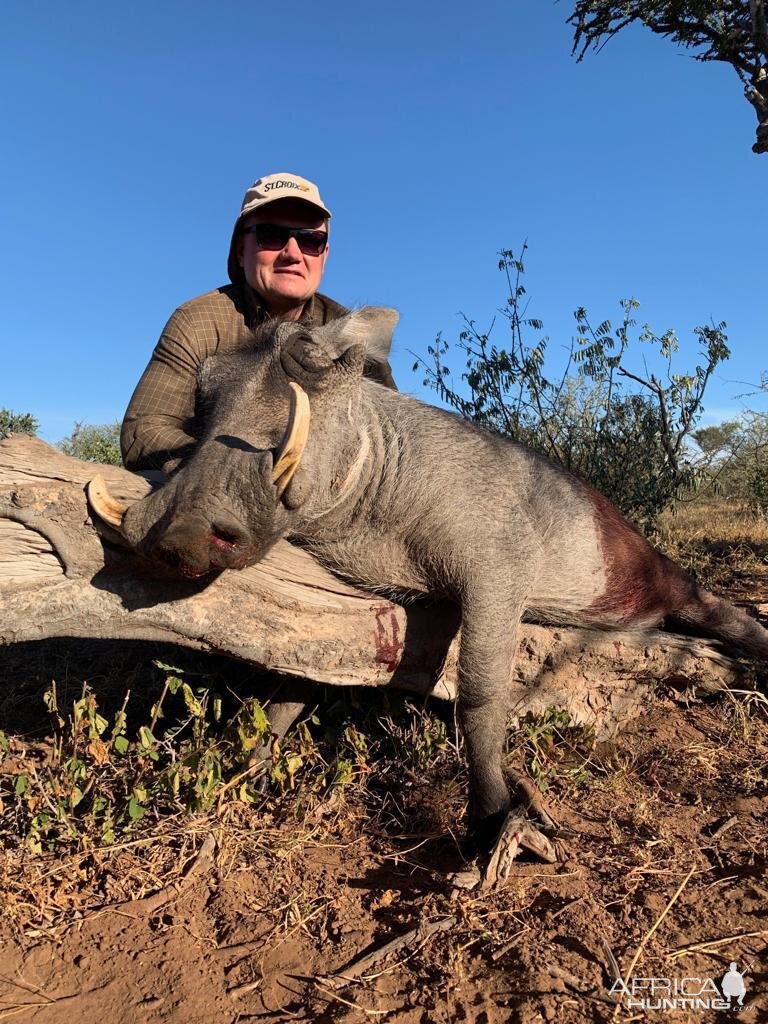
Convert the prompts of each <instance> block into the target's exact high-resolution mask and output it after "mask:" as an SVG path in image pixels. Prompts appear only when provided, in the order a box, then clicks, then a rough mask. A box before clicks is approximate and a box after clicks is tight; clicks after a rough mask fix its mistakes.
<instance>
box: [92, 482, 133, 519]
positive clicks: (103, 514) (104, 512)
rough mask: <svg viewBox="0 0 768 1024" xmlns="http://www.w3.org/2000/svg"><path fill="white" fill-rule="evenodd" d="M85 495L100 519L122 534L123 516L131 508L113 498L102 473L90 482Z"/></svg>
mask: <svg viewBox="0 0 768 1024" xmlns="http://www.w3.org/2000/svg"><path fill="white" fill-rule="evenodd" d="M85 493H86V494H87V495H88V503H89V504H90V506H91V508H92V509H93V511H94V512H95V513H96V515H97V516H98V517H99V519H103V520H104V522H105V523H109V525H110V526H113V527H114V528H115V529H116V530H119V531H121V532H122V529H123V516H124V515H125V513H126V512H127V511H128V509H129V507H130V506H129V505H127V504H126V502H124V501H119V500H118V499H117V498H113V497H112V495H111V494H110V493H109V489H108V488H107V482H106V480H105V479H104V477H103V476H102V475H101V474H100V473H99V474H98V475H97V476H95V477H94V478H93V479H92V480H89V481H88V483H87V484H86V486H85Z"/></svg>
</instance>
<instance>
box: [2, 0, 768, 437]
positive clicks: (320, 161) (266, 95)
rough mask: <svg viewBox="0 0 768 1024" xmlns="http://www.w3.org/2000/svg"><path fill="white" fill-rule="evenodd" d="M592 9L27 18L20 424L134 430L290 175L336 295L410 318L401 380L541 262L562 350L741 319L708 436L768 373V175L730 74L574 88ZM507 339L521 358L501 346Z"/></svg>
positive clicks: (40, 6)
mask: <svg viewBox="0 0 768 1024" xmlns="http://www.w3.org/2000/svg"><path fill="white" fill-rule="evenodd" d="M570 9H571V4H570V2H569V0H561V2H560V3H557V4H555V3H551V2H550V0H512V2H510V0H506V2H494V3H485V2H482V0H480V2H477V3H472V4H470V3H461V4H459V3H455V2H453V0H444V2H441V3H430V2H427V3H413V2H409V3H403V2H401V0H392V2H388V3H386V4H360V3H359V2H355V3H352V2H349V0H341V2H337V3H331V4H322V5H321V4H318V3H316V2H315V3H308V2H305V0H293V2H292V3H291V4H288V5H286V4H280V3H263V4H246V3H242V2H235V0H219V2H218V3H216V4H211V3H210V2H205V3H202V2H199V0H185V2H183V3H182V2H181V0H167V2H157V0H155V2H152V3H150V2H148V0H137V2H135V3H132V4H127V5H126V4H121V5H115V4H104V3H103V2H99V3H97V2H95V0H72V2H69V3H66V4H65V3H61V0H24V2H21V0H5V3H4V4H3V5H2V10H1V11H0V95H1V96H2V107H1V108H0V109H2V124H3V133H2V134H3V145H2V154H3V155H2V160H1V161H0V231H2V239H3V245H2V251H1V252H0V269H1V273H0V339H1V340H2V347H3V360H2V376H1V377H0V406H6V407H10V408H12V409H14V410H15V411H17V412H21V411H29V412H33V413H34V414H35V415H36V416H37V417H38V418H39V419H40V421H41V424H42V433H43V436H45V437H47V438H48V439H57V438H60V437H61V436H63V435H65V434H67V433H69V431H70V430H71V429H72V425H73V422H74V421H75V420H82V421H85V422H90V423H99V422H105V421H109V420H114V419H117V418H120V417H121V416H122V413H123V410H124V408H125V405H126V403H127V401H128V398H129V397H130V394H131V391H132V389H133V387H134V385H135V383H136V381H137V380H138V377H139V376H140V374H141V372H142V370H143V368H144V366H145V364H146V362H147V360H148V358H149V356H150V354H151V351H152V347H153V346H154V344H155V342H156V340H157V337H158V335H159V333H160V330H161V329H162V326H163V324H164V323H165V321H166V319H167V318H168V316H169V315H170V313H171V312H172V310H173V309H174V308H175V307H176V306H177V305H178V304H179V303H181V302H183V301H184V300H186V299H188V298H191V297H192V296H194V295H197V294H200V293H201V292H204V291H207V290H209V289H210V288H213V287H215V286H217V285H219V284H222V283H224V282H225V281H226V270H225V262H226V250H227V245H228V241H229V236H230V232H231V227H232V223H233V221H234V218H235V215H236V213H237V211H238V208H239V204H240V200H241V198H242V194H243V192H244V190H245V188H246V187H247V185H248V184H249V183H250V182H251V181H252V180H253V179H254V178H256V177H258V176H259V175H261V174H263V173H269V172H272V171H282V170H292V171H295V172H297V173H299V174H302V175H305V176H306V177H309V178H312V179H313V180H315V181H317V182H318V183H319V184H320V187H321V191H322V194H323V197H324V198H325V200H326V202H327V203H328V204H329V205H330V207H331V209H332V210H333V212H334V219H333V245H332V252H331V256H330V259H329V263H328V269H327V271H326V277H325V280H324V287H323V290H324V291H325V292H326V293H327V294H330V295H331V296H333V297H334V298H336V299H337V300H339V301H341V302H344V303H345V304H348V305H351V304H362V303H369V302H371V303H377V304H386V305H392V306H395V307H396V308H397V309H399V310H400V312H401V315H402V319H401V324H400V327H399V328H398V332H397V335H396V343H395V354H394V360H393V364H394V368H395V376H396V378H397V380H398V383H399V384H400V386H401V388H402V389H403V390H407V391H411V392H413V393H416V394H421V396H422V397H426V398H427V399H430V398H431V393H429V392H424V391H423V390H422V388H421V377H420V376H419V375H418V374H413V373H412V372H411V364H412V363H413V358H412V356H411V355H409V351H415V352H419V353H423V352H424V351H425V349H426V346H427V344H429V343H430V342H431V341H432V340H433V339H434V337H435V334H436V333H437V332H438V331H440V330H442V331H443V333H444V335H445V336H446V337H448V338H453V337H455V336H456V334H457V332H458V325H459V320H458V316H457V314H458V312H459V311H460V310H461V311H464V312H466V313H467V314H469V315H470V316H473V317H475V318H476V319H477V320H478V322H479V323H480V324H485V323H487V322H488V321H490V319H491V317H492V315H493V312H494V310H495V309H496V308H497V307H498V306H500V305H501V304H502V303H503V301H504V289H503V281H502V277H501V275H500V274H499V272H498V270H497V269H496V253H497V251H498V250H499V249H500V248H502V247H509V248H518V247H519V246H520V243H521V242H522V240H523V239H524V238H527V239H528V241H529V246H530V250H529V257H528V271H529V272H528V279H527V285H528V289H529V293H530V295H531V305H530V312H531V313H532V314H533V315H536V316H538V317H540V318H541V319H542V320H543V321H544V324H545V330H546V332H547V333H548V334H549V335H550V337H551V345H552V346H553V348H555V347H557V346H559V345H563V344H567V343H568V341H569V339H570V338H571V336H572V334H573V320H572V312H573V310H574V309H575V308H576V307H577V306H579V305H585V306H586V307H587V308H588V310H589V311H590V312H591V314H592V315H593V317H594V319H595V320H596V321H599V320H601V319H603V318H605V317H613V316H614V315H615V314H616V313H617V311H618V300H619V299H620V298H622V297H629V296H635V297H637V298H638V299H640V301H641V302H642V308H641V310H640V312H639V317H640V319H641V321H642V320H647V321H649V322H650V323H651V324H652V326H654V327H655V328H656V329H657V330H658V331H659V332H661V331H662V330H664V329H665V328H667V327H672V326H674V327H675V328H676V329H677V332H678V335H679V336H680V338H681V341H682V342H683V346H684V349H685V357H684V359H683V363H682V365H690V364H691V362H692V356H693V354H694V353H695V347H694V339H693V337H692V334H691V330H692V328H693V327H694V326H695V325H696V324H699V323H703V322H707V321H708V320H709V319H710V318H713V317H714V318H715V319H717V320H721V319H723V320H726V321H727V323H728V334H729V339H730V343H731V346H732V348H733V353H734V354H733V357H732V359H731V361H730V363H729V364H727V365H726V366H725V367H724V368H723V369H722V370H721V372H720V373H719V376H718V378H717V379H716V380H715V381H714V386H713V387H712V389H711V393H710V395H709V398H708V401H707V407H708V410H709V416H708V418H709V420H710V421H711V420H712V419H717V418H718V417H719V416H722V415H728V414H729V413H730V412H731V411H733V410H736V409H737V408H738V406H739V403H738V402H737V401H736V400H735V399H734V396H735V395H736V394H737V393H739V392H741V391H744V387H742V386H740V385H738V384H736V383H732V382H733V381H738V380H740V381H756V380H758V379H759V376H760V372H761V370H763V369H768V358H766V355H765V345H764V338H765V323H766V294H767V289H766V268H765V237H766V211H767V210H768V203H766V199H765V197H766V181H768V157H766V156H763V157H756V156H754V155H753V154H752V153H751V151H750V146H751V142H752V140H753V138H754V127H755V124H754V121H755V119H754V114H753V112H752V109H751V107H749V105H748V104H747V103H746V102H745V100H744V99H743V98H742V94H741V88H740V86H739V83H738V80H737V79H736V76H735V74H734V73H733V71H732V70H731V69H730V68H726V67H720V66H717V65H701V64H697V63H695V62H693V61H692V60H690V58H689V57H687V56H685V55H682V54H681V53H679V52H676V50H675V48H674V47H673V46H672V45H671V44H669V43H668V42H666V41H663V40H659V39H657V38H656V37H654V36H652V35H651V33H649V32H647V31H644V30H642V29H638V30H634V31H631V32H628V33H624V34H623V35H622V36H620V37H618V38H617V39H615V40H614V41H612V42H611V43H610V44H609V45H608V46H607V47H606V48H605V49H604V50H603V51H602V52H601V53H600V54H598V55H596V56H590V57H588V58H587V59H586V60H585V61H584V62H582V63H581V64H576V63H575V61H574V60H573V59H572V57H571V56H570V48H571V30H570V28H569V27H568V26H567V25H566V24H565V19H566V17H567V15H568V14H569V13H570ZM498 340H499V341H501V340H502V339H501V337H499V339H498Z"/></svg>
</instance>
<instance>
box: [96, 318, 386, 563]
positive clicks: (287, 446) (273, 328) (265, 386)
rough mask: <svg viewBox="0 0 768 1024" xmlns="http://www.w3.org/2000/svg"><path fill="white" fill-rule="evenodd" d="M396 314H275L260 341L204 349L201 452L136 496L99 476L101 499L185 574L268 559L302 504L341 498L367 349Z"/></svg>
mask: <svg viewBox="0 0 768 1024" xmlns="http://www.w3.org/2000/svg"><path fill="white" fill-rule="evenodd" d="M396 323H397V313H395V312H394V310H390V309H383V308H378V307H373V306H370V307H366V308H364V309H360V310H357V311H355V312H352V313H349V314H347V315H346V316H344V317H342V318H340V319H338V320H335V321H332V322H331V323H329V324H326V325H325V326H322V327H307V326H306V325H303V324H300V323H273V324H271V325H268V326H267V327H265V328H264V329H263V331H262V332H260V334H259V336H257V337H256V338H254V344H253V346H252V347H250V348H248V349H244V350H242V351H238V352H235V353H231V354H228V355H224V356H217V357H213V358H211V359H208V360H206V362H205V363H204V364H203V366H202V368H201V371H200V375H199V381H198V384H199V391H198V403H199V408H200V409H201V410H202V419H203V424H204V428H203V434H202V436H201V439H200V443H199V445H198V447H197V448H196V450H195V452H194V454H193V455H192V456H191V457H190V458H189V459H188V461H187V462H186V463H185V464H184V465H183V466H182V467H181V469H180V470H178V472H177V473H175V474H174V475H173V476H172V477H171V478H170V480H169V481H168V482H167V483H166V484H164V485H163V486H162V487H161V488H160V489H159V490H157V491H155V492H154V493H153V494H151V495H149V497H147V498H145V499H143V500H142V501H139V502H136V503H135V504H133V505H131V506H130V507H128V506H125V505H122V504H121V503H120V502H117V501H115V500H114V499H113V498H112V497H111V496H110V495H109V494H108V492H107V491H106V487H105V485H104V482H103V480H101V479H100V478H96V479H95V480H94V481H92V482H91V485H90V486H89V498H90V500H91V505H92V507H93V509H94V511H95V512H96V513H97V514H98V515H99V516H100V517H101V518H102V519H105V520H106V521H107V522H108V523H110V525H112V526H113V527H114V528H115V529H117V530H118V531H119V532H120V533H122V534H123V536H124V537H125V539H126V540H127V541H128V542H129V544H130V545H131V546H132V547H135V548H137V549H138V550H140V551H142V552H143V553H144V554H145V555H148V556H150V557H152V558H155V559H160V560H162V561H164V562H166V563H168V564H170V565H172V566H175V567H177V568H178V569H179V571H180V572H181V573H183V574H184V575H185V576H189V577H192V578H194V577H198V576H202V575H204V574H205V573H208V572H211V571H214V570H221V569H242V568H243V567H244V566H246V565H251V564H252V563H254V562H256V561H258V560H259V559H260V558H262V557H263V556H264V554H265V553H266V552H267V551H268V549H269V548H270V547H271V546H272V545H273V544H274V543H275V541H277V540H278V539H279V538H280V537H284V536H286V535H287V534H290V533H291V532H292V530H293V529H295V527H296V524H297V522H298V521H299V519H300V517H301V515H302V514H307V512H309V513H310V514H311V509H312V508H313V507H315V508H322V507H323V506H324V504H331V503H332V502H333V500H334V496H335V493H336V492H337V490H338V488H339V486H340V484H343V477H344V471H343V467H345V466H348V465H349V464H350V462H354V459H355V457H356V454H357V452H358V450H359V447H360V441H359V436H358V429H357V425H356V413H357V409H358V406H359V402H360V392H361V387H360V385H361V380H362V375H363V366H364V363H365V359H366V356H371V357H373V358H379V359H381V358H384V357H386V354H387V353H388V351H389V346H390V344H391V340H392V331H393V330H394V327H395V324H396ZM340 474H341V479H340Z"/></svg>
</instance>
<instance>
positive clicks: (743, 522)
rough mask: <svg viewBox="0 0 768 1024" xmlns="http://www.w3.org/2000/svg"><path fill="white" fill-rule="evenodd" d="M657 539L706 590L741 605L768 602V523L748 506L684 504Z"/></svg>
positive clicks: (661, 525) (662, 523)
mask: <svg viewBox="0 0 768 1024" xmlns="http://www.w3.org/2000/svg"><path fill="white" fill-rule="evenodd" d="M653 539H654V541H655V543H656V544H657V545H658V546H659V547H660V548H661V549H662V550H663V551H665V552H666V554H668V555H669V556H670V557H671V558H674V559H675V560H676V561H678V562H680V564H681V565H683V566H685V568H686V569H688V571H689V572H692V573H693V574H694V575H695V576H696V577H697V578H698V579H699V581H700V582H701V583H702V584H704V585H705V586H708V587H712V588H713V589H715V590H718V591H720V592H723V593H726V594H728V595H730V596H731V598H732V599H734V600H735V601H737V602H744V601H749V600H751V601H753V602H755V603H760V602H764V601H767V600H768V519H767V518H765V517H763V516H757V515H755V514H754V513H753V512H752V511H751V510H750V509H749V508H748V507H747V506H746V505H744V504H741V503H738V502H730V501H725V500H720V501H717V500H712V499H701V500H696V501H691V502H685V503H681V504H680V505H678V506H677V508H676V509H675V510H674V511H671V512H666V513H665V514H664V515H663V516H662V517H661V519H660V521H659V524H658V529H657V533H656V536H655V537H654V538H653Z"/></svg>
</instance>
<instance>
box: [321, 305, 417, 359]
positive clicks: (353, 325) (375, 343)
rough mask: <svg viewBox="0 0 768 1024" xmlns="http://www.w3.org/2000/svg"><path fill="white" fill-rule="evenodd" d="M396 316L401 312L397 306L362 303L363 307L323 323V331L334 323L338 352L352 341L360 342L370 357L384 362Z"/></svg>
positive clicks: (358, 343)
mask: <svg viewBox="0 0 768 1024" xmlns="http://www.w3.org/2000/svg"><path fill="white" fill-rule="evenodd" d="M399 319H400V314H399V313H398V312H397V310H396V309H389V308H388V307H387V306H363V307H362V309H355V310H353V311H352V312H351V313H347V315H346V316H343V317H341V318H340V319H339V320H336V321H333V322H332V323H330V324H326V326H325V327H324V328H323V331H329V329H330V328H332V327H336V329H337V336H336V338H335V339H334V340H335V344H336V346H337V348H338V356H340V355H342V354H343V353H344V352H346V351H347V349H349V348H351V347H352V346H353V345H363V346H364V347H365V351H366V354H367V356H368V357H369V358H370V359H377V360H379V361H380V362H383V361H384V360H385V359H386V358H387V357H388V356H389V350H390V348H391V347H392V335H393V334H394V331H395V327H397V321H398V320H399ZM338 356H337V358H338Z"/></svg>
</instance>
